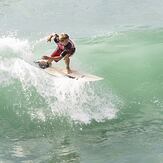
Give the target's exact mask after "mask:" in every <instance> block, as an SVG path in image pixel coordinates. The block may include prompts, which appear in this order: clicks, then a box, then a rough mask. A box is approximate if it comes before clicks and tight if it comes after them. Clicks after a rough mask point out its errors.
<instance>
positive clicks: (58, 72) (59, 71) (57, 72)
mask: <svg viewBox="0 0 163 163" xmlns="http://www.w3.org/2000/svg"><path fill="white" fill-rule="evenodd" d="M40 61H42V60H38V61H36V62H35V63H36V64H38V63H39V62H40ZM40 69H41V68H40ZM41 70H43V71H45V72H46V73H48V74H50V75H53V76H55V77H68V78H71V79H75V80H83V81H98V80H103V78H102V77H99V76H96V75H92V74H88V73H84V72H79V71H77V70H71V71H72V72H71V73H70V74H67V73H66V70H65V69H64V68H61V67H59V66H56V65H55V66H51V67H48V68H45V69H41Z"/></svg>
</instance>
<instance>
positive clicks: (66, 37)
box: [59, 33, 69, 45]
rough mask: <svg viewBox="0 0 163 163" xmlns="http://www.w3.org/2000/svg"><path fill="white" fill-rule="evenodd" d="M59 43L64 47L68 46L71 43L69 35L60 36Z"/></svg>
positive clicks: (62, 34)
mask: <svg viewBox="0 0 163 163" xmlns="http://www.w3.org/2000/svg"><path fill="white" fill-rule="evenodd" d="M59 41H60V42H61V43H62V44H63V45H67V43H68V41H69V35H68V34H66V33H61V34H60V35H59Z"/></svg>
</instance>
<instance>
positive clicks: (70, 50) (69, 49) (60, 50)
mask: <svg viewBox="0 0 163 163" xmlns="http://www.w3.org/2000/svg"><path fill="white" fill-rule="evenodd" d="M54 42H55V43H56V44H57V49H56V50H55V51H54V52H53V53H52V54H51V57H56V56H62V57H64V56H65V55H66V54H69V56H71V55H73V54H74V53H75V45H74V43H73V42H72V41H71V40H70V39H69V41H68V44H67V45H65V46H64V45H63V44H62V43H61V42H60V41H59V36H58V35H57V34H55V37H54Z"/></svg>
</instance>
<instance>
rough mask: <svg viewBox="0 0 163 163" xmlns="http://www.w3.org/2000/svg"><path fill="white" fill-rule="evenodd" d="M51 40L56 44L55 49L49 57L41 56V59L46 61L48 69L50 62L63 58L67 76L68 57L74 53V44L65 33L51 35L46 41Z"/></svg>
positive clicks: (68, 71)
mask: <svg viewBox="0 0 163 163" xmlns="http://www.w3.org/2000/svg"><path fill="white" fill-rule="evenodd" d="M52 39H53V40H54V42H55V43H56V44H57V49H56V50H55V51H54V52H53V53H52V54H51V55H50V56H43V57H42V59H45V60H47V67H49V65H50V64H51V63H52V61H55V62H58V61H60V60H61V59H62V58H64V61H65V64H66V71H67V74H70V73H71V69H70V56H72V55H73V54H74V53H75V45H74V43H73V42H72V41H71V40H70V38H69V35H68V34H66V33H61V34H59V35H58V34H56V33H54V34H51V35H50V36H49V37H48V39H47V41H48V42H51V40H52Z"/></svg>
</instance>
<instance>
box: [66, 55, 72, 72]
mask: <svg viewBox="0 0 163 163" xmlns="http://www.w3.org/2000/svg"><path fill="white" fill-rule="evenodd" d="M64 61H65V64H66V70H67V74H70V73H71V72H72V71H71V69H70V58H69V55H68V54H67V55H66V56H65V57H64Z"/></svg>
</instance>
